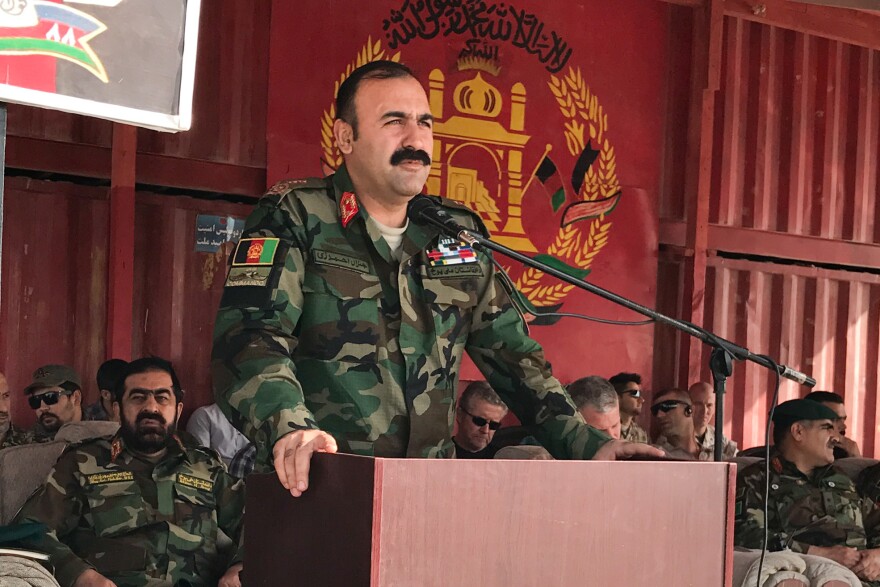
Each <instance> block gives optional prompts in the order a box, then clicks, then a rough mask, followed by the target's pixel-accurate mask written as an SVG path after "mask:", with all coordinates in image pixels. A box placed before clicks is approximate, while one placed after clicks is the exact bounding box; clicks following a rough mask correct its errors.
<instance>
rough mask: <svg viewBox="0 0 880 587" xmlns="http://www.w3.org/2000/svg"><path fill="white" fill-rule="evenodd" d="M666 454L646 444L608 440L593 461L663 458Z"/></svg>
mask: <svg viewBox="0 0 880 587" xmlns="http://www.w3.org/2000/svg"><path fill="white" fill-rule="evenodd" d="M665 456H666V453H665V452H663V451H662V450H660V449H659V448H655V447H653V446H650V445H647V444H641V443H638V442H627V441H625V440H610V441H608V442H606V443H605V444H603V445H602V446H601V447H600V448H599V450H597V451H596V454H595V455H593V460H594V461H618V460H621V459H630V458H632V457H657V458H659V457H665Z"/></svg>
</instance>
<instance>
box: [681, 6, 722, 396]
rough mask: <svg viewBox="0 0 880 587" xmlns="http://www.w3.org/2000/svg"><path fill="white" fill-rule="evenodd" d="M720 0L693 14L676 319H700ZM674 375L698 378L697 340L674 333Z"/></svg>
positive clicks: (718, 74)
mask: <svg viewBox="0 0 880 587" xmlns="http://www.w3.org/2000/svg"><path fill="white" fill-rule="evenodd" d="M723 16H724V15H723V12H722V0H709V2H708V5H707V6H706V7H704V8H698V9H696V10H695V14H694V41H693V47H694V49H693V59H692V64H693V65H692V67H693V69H692V73H691V80H692V82H691V83H692V85H691V101H690V103H691V108H690V114H689V120H688V142H687V155H686V160H685V168H686V175H685V201H686V214H685V217H686V218H687V226H686V229H685V248H686V251H687V253H688V255H687V256H686V257H685V263H684V287H683V290H682V308H681V318H682V319H683V320H687V321H689V322H693V323H695V324H697V325H701V324H703V322H704V320H703V311H704V306H705V302H704V297H705V287H706V252H707V245H708V228H709V190H710V182H711V176H712V156H713V136H712V135H713V130H714V125H715V94H716V93H717V91H718V88H719V84H720V77H721V39H722V33H723V30H722V26H723ZM679 341H680V342H679V347H678V348H679V354H678V368H677V370H676V380H677V384H678V385H679V386H683V387H687V386H688V384H689V383H691V382H693V381H696V380H697V379H698V378H699V374H700V367H701V365H702V363H703V362H704V360H703V345H702V343H701V342H700V341H698V340H696V339H693V338H691V337H689V336H685V335H680V339H679Z"/></svg>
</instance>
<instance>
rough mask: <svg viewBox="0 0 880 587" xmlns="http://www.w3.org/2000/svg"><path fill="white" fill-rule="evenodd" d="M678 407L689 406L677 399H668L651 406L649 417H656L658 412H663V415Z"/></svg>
mask: <svg viewBox="0 0 880 587" xmlns="http://www.w3.org/2000/svg"><path fill="white" fill-rule="evenodd" d="M678 406H690V404H689V403H687V402H683V401H679V400H677V399H669V400H666V401H663V402H660V403H659V404H654V405H653V406H651V415H652V416H656V415H657V413H658V412H663V413H664V414H665V413H666V412H669V411H672V410H674V409H675V408H677V407H678Z"/></svg>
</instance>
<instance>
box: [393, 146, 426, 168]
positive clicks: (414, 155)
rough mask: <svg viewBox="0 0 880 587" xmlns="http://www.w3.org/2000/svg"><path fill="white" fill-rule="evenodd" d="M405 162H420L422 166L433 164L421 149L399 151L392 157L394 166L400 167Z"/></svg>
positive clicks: (406, 148)
mask: <svg viewBox="0 0 880 587" xmlns="http://www.w3.org/2000/svg"><path fill="white" fill-rule="evenodd" d="M404 161H418V162H419V163H421V164H422V165H430V164H431V158H430V157H429V156H428V154H427V153H426V152H424V151H422V150H421V149H413V148H412V147H405V148H403V149H398V150H396V151H394V154H392V155H391V164H392V165H400V164H401V163H403V162H404Z"/></svg>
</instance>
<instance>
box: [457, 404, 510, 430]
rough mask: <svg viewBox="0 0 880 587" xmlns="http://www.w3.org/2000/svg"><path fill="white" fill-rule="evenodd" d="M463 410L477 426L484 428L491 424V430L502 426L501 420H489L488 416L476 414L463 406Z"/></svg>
mask: <svg viewBox="0 0 880 587" xmlns="http://www.w3.org/2000/svg"><path fill="white" fill-rule="evenodd" d="M461 411H462V412H464V413H465V414H467V415H468V416H470V417H471V422H473V423H474V426H476V427H477V428H482V427H483V426H485V425H486V424H488V425H489V430H498V429H499V428H501V422H496V421H495V420H487V419H486V418H481V417H479V416H474V415H473V414H471V413H470V412H468V411H467V410H466V409H464V408H461Z"/></svg>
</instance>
